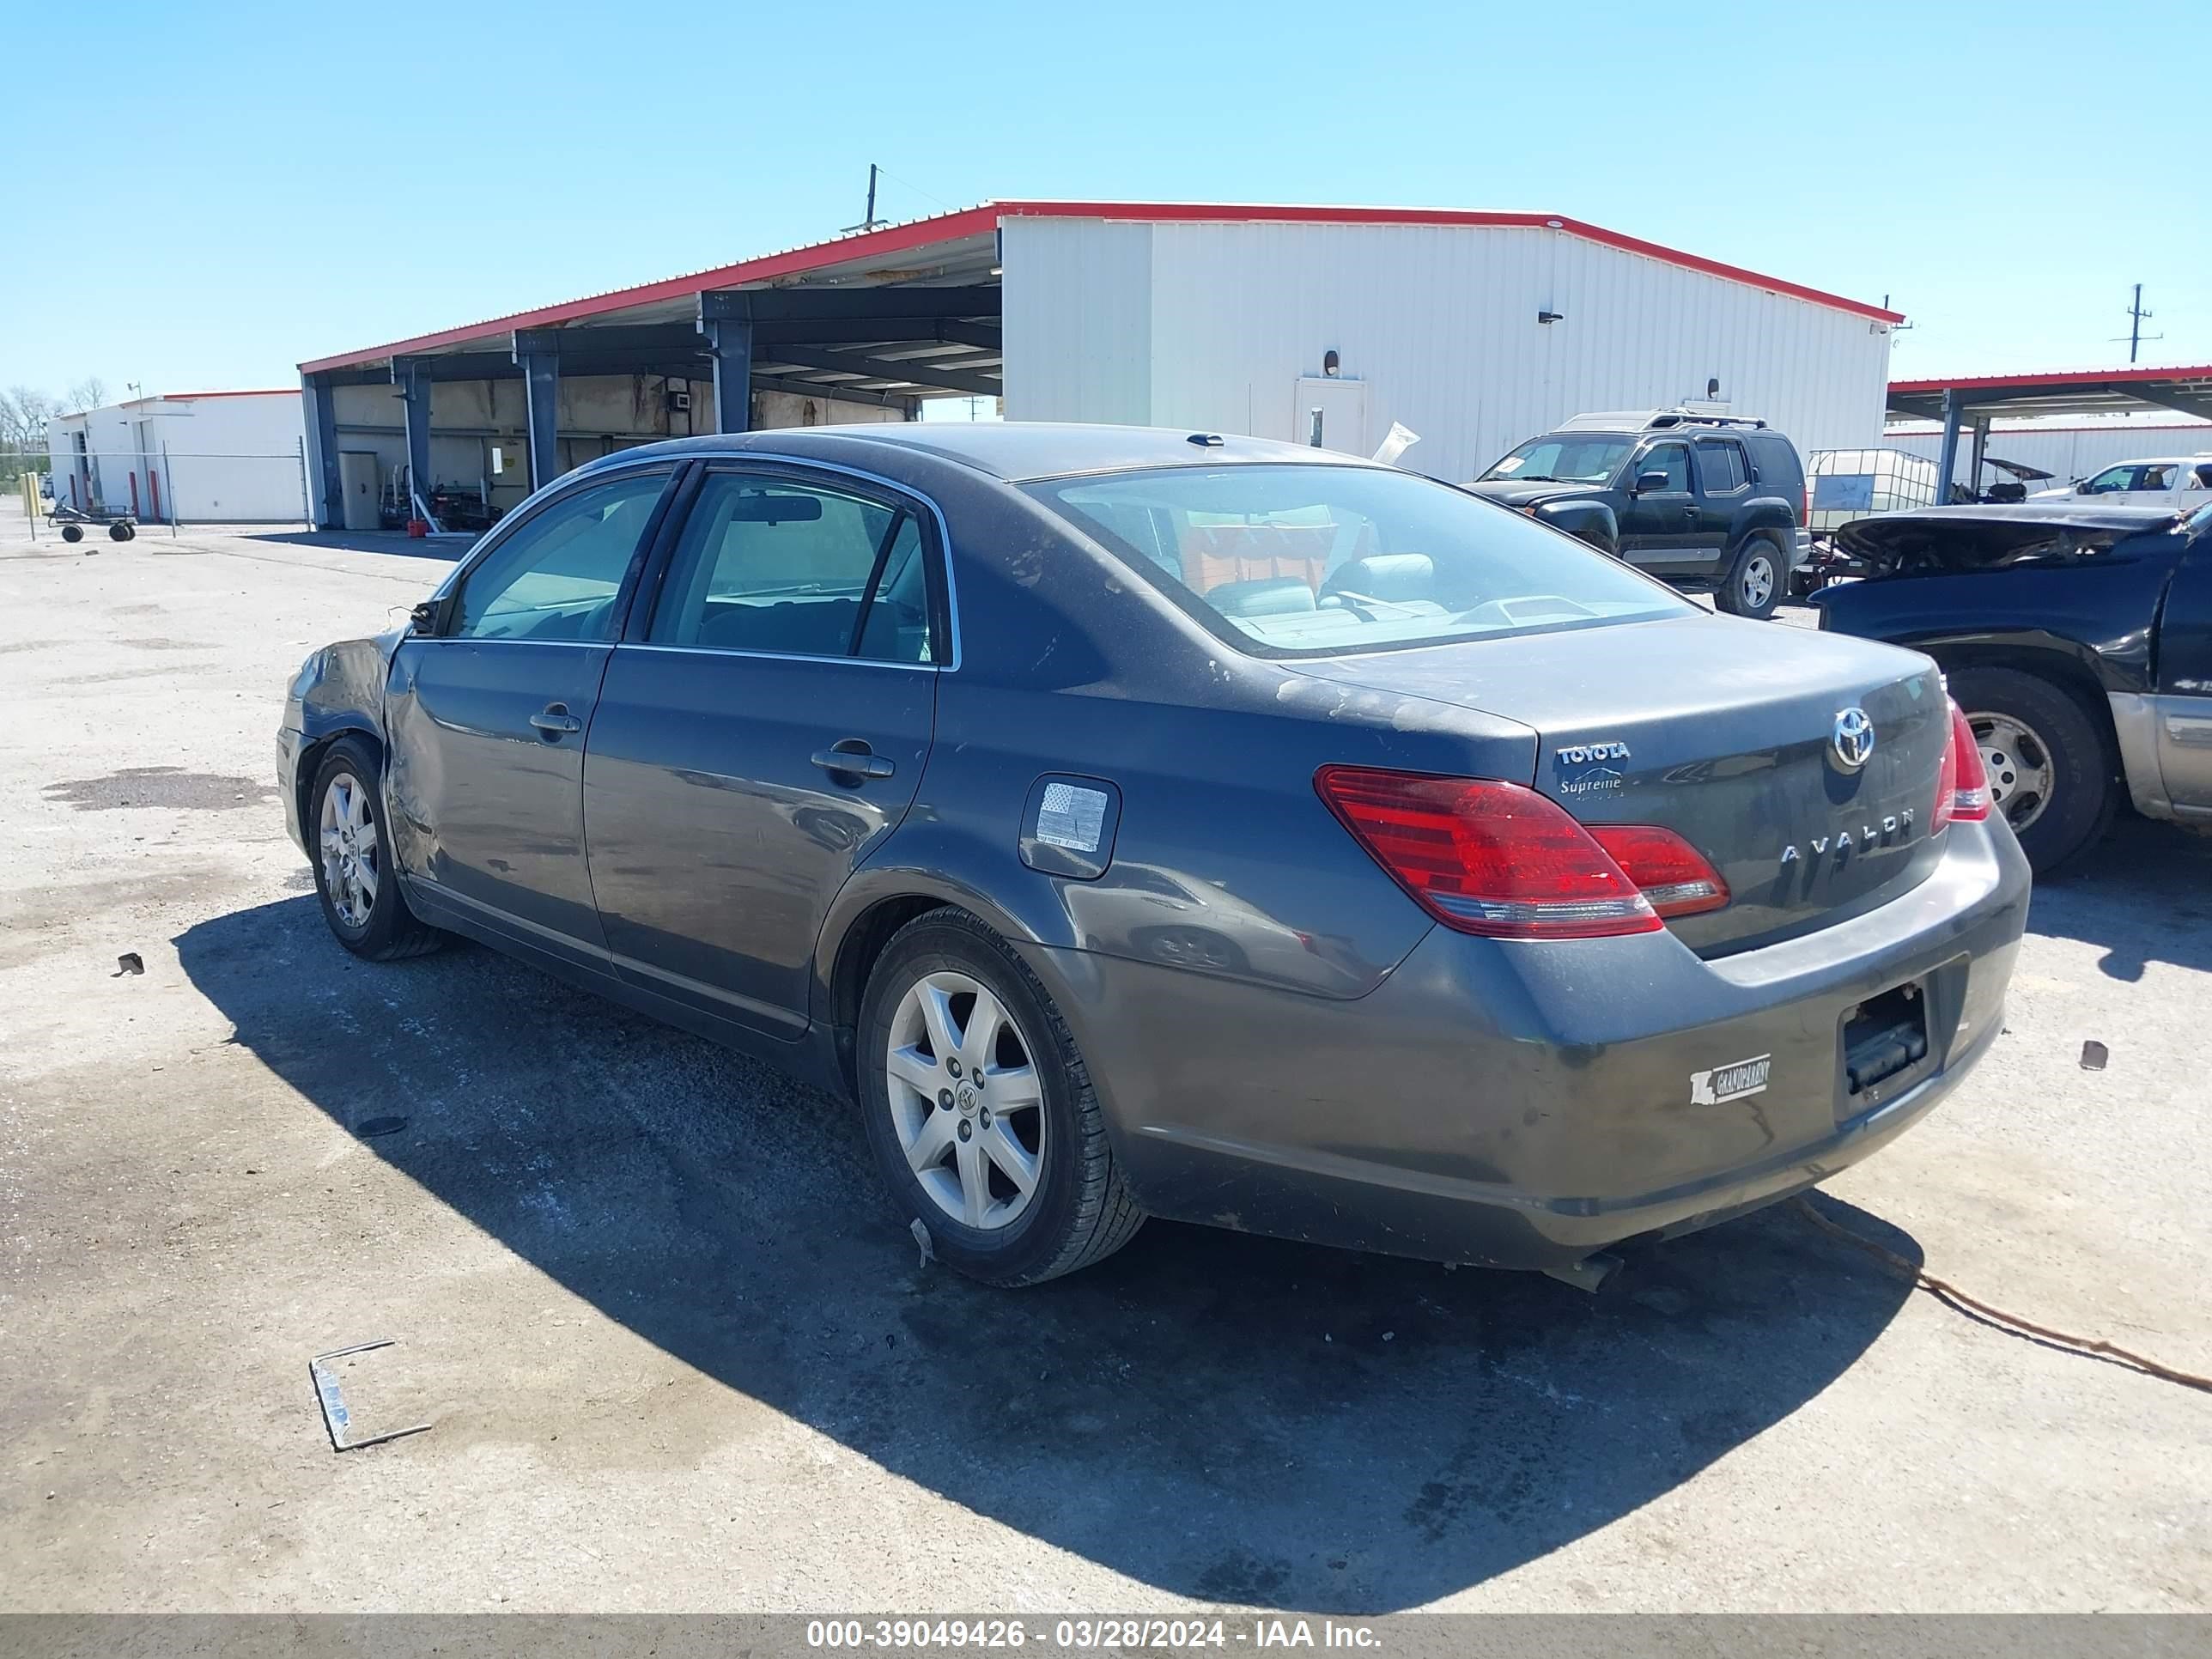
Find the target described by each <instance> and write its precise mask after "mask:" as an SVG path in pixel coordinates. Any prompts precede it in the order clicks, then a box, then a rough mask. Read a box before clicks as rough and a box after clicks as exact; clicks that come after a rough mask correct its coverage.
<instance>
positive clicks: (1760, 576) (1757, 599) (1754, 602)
mask: <svg viewBox="0 0 2212 1659" xmlns="http://www.w3.org/2000/svg"><path fill="white" fill-rule="evenodd" d="M1736 591H1737V592H1739V593H1741V595H1742V597H1743V603H1744V607H1745V609H1747V610H1750V611H1763V610H1765V608H1766V602H1767V600H1769V599H1772V598H1773V597H1774V561H1773V560H1771V559H1770V558H1768V557H1767V556H1765V554H1764V553H1754V554H1753V555H1752V556H1751V558H1750V560H1749V561H1748V562H1747V563H1746V564H1745V565H1744V567H1743V579H1742V580H1741V581H1739V582H1738V583H1737V584H1736Z"/></svg>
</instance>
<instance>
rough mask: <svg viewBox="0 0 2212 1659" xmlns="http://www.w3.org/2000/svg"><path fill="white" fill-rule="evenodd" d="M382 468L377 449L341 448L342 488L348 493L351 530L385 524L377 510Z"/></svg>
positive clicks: (373, 527) (347, 507)
mask: <svg viewBox="0 0 2212 1659" xmlns="http://www.w3.org/2000/svg"><path fill="white" fill-rule="evenodd" d="M378 471H379V470H378V466H377V460H376V452H375V451H374V450H373V449H341V450H340V451H338V491H339V493H340V494H341V495H343V496H344V497H345V527H346V528H347V529H348V530H375V529H378V528H380V527H381V526H382V524H383V520H382V518H381V517H380V515H379V513H378V512H377V497H378V494H379V491H378V489H377V483H378Z"/></svg>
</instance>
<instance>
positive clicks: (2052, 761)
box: [1948, 668, 2118, 875]
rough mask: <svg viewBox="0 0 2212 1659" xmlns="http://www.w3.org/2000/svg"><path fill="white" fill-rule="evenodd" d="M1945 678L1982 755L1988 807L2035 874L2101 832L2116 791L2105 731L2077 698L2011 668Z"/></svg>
mask: <svg viewBox="0 0 2212 1659" xmlns="http://www.w3.org/2000/svg"><path fill="white" fill-rule="evenodd" d="M1948 679H1949V683H1950V688H1951V696H1952V697H1953V699H1954V701H1956V702H1957V703H1958V705H1959V707H1960V708H1961V709H1962V710H1964V711H1965V713H1966V724H1967V726H1969V727H1971V728H1972V731H1973V733H1974V742H1975V744H1976V745H1977V746H1978V748H1979V749H1980V750H1981V751H1982V765H1983V768H1984V769H1985V770H1986V771H1987V772H1988V773H1989V775H1990V805H1991V807H1992V809H1993V810H1994V811H1997V812H1999V813H2002V815H2003V817H2004V819H2005V822H2006V823H2009V824H2010V825H2011V826H2012V829H2013V833H2014V834H2015V835H2016V836H2019V837H2020V845H2021V851H2022V852H2024V853H2026V854H2027V861H2028V863H2029V864H2030V865H2031V866H2033V867H2034V869H2035V872H2036V873H2037V874H2038V875H2041V874H2044V873H2045V872H2048V871H2051V870H2055V869H2057V867H2058V866H2060V865H2063V863H2065V862H2066V860H2069V859H2070V858H2072V857H2074V856H2075V854H2078V853H2080V852H2081V851H2082V850H2083V849H2084V848H2087V847H2088V846H2090V845H2091V844H2092V843H2093V842H2095V841H2096V839H2097V838H2098V837H2099V836H2101V835H2103V834H2104V832H2105V826H2106V824H2108V823H2111V822H2112V812H2113V810H2114V808H2115V807H2116V805H2118V792H2117V791H2116V790H2115V789H2114V787H2113V784H2112V769H2113V763H2112V754H2111V750H2110V749H2109V748H2108V746H2107V745H2106V742H2105V737H2104V733H2103V732H2100V731H2099V730H2098V729H2097V725H2096V722H2095V721H2094V720H2092V719H2091V718H2090V715H2089V711H2088V710H2087V709H2086V708H2083V707H2082V705H2081V700H2080V699H2079V698H2077V697H2076V696H2074V694H2073V693H2072V692H2070V691H2068V690H2066V689H2065V688H2064V687H2063V686H2060V685H2056V684H2052V683H2051V681H2049V680H2047V679H2045V678H2043V677H2042V676H2040V675H2039V674H2031V673H2028V672H2027V671H2024V670H2021V669H2017V668H1962V669H1960V670H1959V671H1957V672H1955V673H1954V674H1951V675H1950V676H1948Z"/></svg>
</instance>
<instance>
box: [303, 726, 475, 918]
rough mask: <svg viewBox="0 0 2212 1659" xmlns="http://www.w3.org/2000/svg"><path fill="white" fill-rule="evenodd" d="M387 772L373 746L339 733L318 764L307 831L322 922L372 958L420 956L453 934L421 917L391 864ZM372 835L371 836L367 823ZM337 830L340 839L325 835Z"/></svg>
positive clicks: (309, 804) (307, 818) (305, 822)
mask: <svg viewBox="0 0 2212 1659" xmlns="http://www.w3.org/2000/svg"><path fill="white" fill-rule="evenodd" d="M379 775H380V768H379V766H378V765H377V763H376V757H375V756H374V753H372V752H371V750H369V747H368V744H364V743H362V741H360V740H359V739H358V738H339V739H338V740H337V742H336V743H334V744H331V746H330V748H329V749H328V750H326V751H325V753H324V756H323V760H322V763H321V764H320V765H319V766H318V767H317V768H316V769H315V781H314V786H313V788H312V789H311V790H310V791H309V792H308V795H307V802H306V807H307V816H306V818H305V820H304V822H303V823H302V824H301V829H302V831H303V833H304V837H305V839H306V841H307V844H308V845H309V846H310V847H312V848H316V849H317V850H316V852H315V853H314V854H312V855H311V861H312V863H313V868H314V875H315V893H316V896H318V897H319V898H320V899H321V900H322V902H323V920H324V921H326V922H328V923H329V924H330V929H331V933H333V934H334V935H336V936H337V941H338V943H339V944H341V945H344V946H345V948H346V949H347V950H349V951H352V952H353V953H354V954H355V955H356V956H357V957H367V958H368V960H369V961H371V962H395V961H398V959H399V958H401V957H419V956H422V955H423V954H424V953H425V952H427V951H435V950H436V949H437V948H438V947H439V946H440V945H443V944H444V943H445V942H446V935H445V934H444V933H441V932H439V931H438V930H437V929H436V928H435V927H430V926H428V924H427V923H424V922H422V921H418V920H417V919H416V915H415V913H414V912H413V911H412V910H410V909H409V908H407V898H406V896H405V895H404V894H403V893H402V892H401V891H400V890H399V878H398V875H397V874H396V873H395V872H393V870H392V861H391V857H390V848H391V845H392V838H391V836H390V835H389V834H388V833H387V832H386V828H385V818H384V801H383V798H382V795H381V793H380V791H379V790H378V788H377V780H378V777H379ZM363 825H366V826H367V827H368V829H369V830H370V831H372V832H373V833H371V834H368V835H364V834H362V826H363ZM326 835H335V836H337V841H336V842H335V843H333V842H330V841H326V840H325V836H326Z"/></svg>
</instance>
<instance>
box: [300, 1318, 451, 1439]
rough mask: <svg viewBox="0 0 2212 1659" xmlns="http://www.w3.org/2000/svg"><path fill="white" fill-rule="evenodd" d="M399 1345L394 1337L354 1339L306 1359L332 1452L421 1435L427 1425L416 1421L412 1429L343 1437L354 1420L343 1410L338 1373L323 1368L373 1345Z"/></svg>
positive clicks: (374, 1346) (383, 1346)
mask: <svg viewBox="0 0 2212 1659" xmlns="http://www.w3.org/2000/svg"><path fill="white" fill-rule="evenodd" d="M397 1346H398V1338H397V1337H391V1336H387V1337H384V1338H382V1339H381V1340H378V1341H374V1342H356V1343H355V1344H354V1345H353V1346H351V1347H350V1348H333V1349H331V1351H330V1352H328V1353H319V1354H317V1355H316V1356H315V1357H314V1358H313V1359H310V1360H309V1361H308V1362H307V1375H308V1376H310V1377H312V1378H313V1379H314V1383H315V1401H316V1403H317V1404H319V1405H320V1406H321V1407H322V1408H323V1426H324V1427H325V1428H326V1429H328V1430H329V1431H331V1450H332V1451H342V1452H343V1451H359V1450H360V1449H362V1447H363V1446H380V1445H382V1444H383V1443H385V1442H386V1441H387V1440H398V1439H402V1438H404V1437H406V1436H408V1435H410V1434H420V1433H422V1431H424V1430H425V1429H427V1428H428V1427H429V1426H430V1425H428V1423H417V1424H416V1425H414V1426H413V1427H412V1428H406V1429H394V1430H392V1431H391V1432H390V1433H389V1434H372V1435H369V1436H368V1437H365V1438H363V1439H360V1440H349V1439H347V1438H346V1432H345V1431H346V1430H347V1428H348V1427H349V1426H350V1425H351V1424H352V1421H353V1413H350V1412H349V1411H348V1410H347V1409H346V1403H345V1395H343V1393H341V1392H340V1391H339V1389H338V1379H337V1373H336V1372H334V1371H331V1370H326V1369H325V1367H324V1364H323V1362H324V1361H325V1360H326V1359H343V1358H345V1357H346V1356H347V1355H348V1354H356V1353H367V1352H369V1351H370V1350H371V1349H374V1348H391V1347H397Z"/></svg>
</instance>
